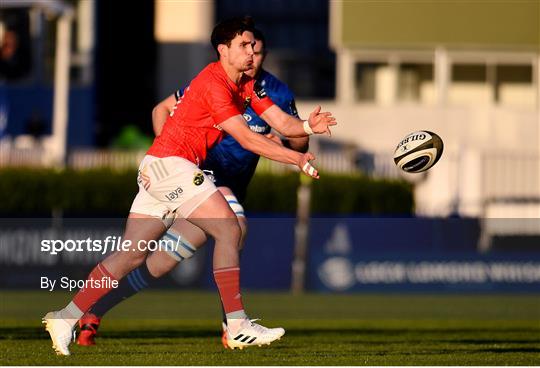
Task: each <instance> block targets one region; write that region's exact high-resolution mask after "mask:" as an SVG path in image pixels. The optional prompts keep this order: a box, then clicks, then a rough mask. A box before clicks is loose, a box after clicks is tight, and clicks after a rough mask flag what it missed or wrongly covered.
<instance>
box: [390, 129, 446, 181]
mask: <svg viewBox="0 0 540 368" xmlns="http://www.w3.org/2000/svg"><path fill="white" fill-rule="evenodd" d="M442 153H443V141H442V139H441V137H439V136H438V135H437V134H435V133H433V132H429V131H427V130H420V131H418V132H414V133H411V134H409V135H407V136H406V137H405V138H403V139H402V140H401V142H399V144H398V146H397V147H396V150H395V151H394V162H395V163H396V165H397V166H398V167H399V168H400V169H401V170H403V171H405V172H408V173H419V172H422V171H426V170H427V169H429V168H430V167H432V166H433V165H435V164H436V163H437V161H439V159H440V158H441V156H442Z"/></svg>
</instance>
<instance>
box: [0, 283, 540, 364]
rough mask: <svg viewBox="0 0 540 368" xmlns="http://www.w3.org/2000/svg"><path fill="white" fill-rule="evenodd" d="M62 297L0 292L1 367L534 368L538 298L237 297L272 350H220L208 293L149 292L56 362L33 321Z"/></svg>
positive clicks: (539, 350)
mask: <svg viewBox="0 0 540 368" xmlns="http://www.w3.org/2000/svg"><path fill="white" fill-rule="evenodd" d="M69 299H70V296H69V295H68V294H62V293H52V294H51V293H47V292H0V318H1V320H0V322H1V324H0V332H1V333H0V364H2V365H540V296H538V295H497V296H493V295H442V296H441V295H331V294H308V295H304V296H292V295H289V294H284V293H254V292H246V293H245V295H244V302H245V304H246V307H247V310H248V311H249V313H250V316H251V317H259V316H260V317H263V318H264V319H263V320H262V322H261V323H262V324H263V325H266V326H270V327H275V326H282V327H284V328H285V329H286V330H287V333H286V334H285V336H284V337H283V339H282V340H281V341H278V342H276V343H274V344H272V345H271V346H265V347H262V348H258V347H252V348H247V349H244V350H242V351H239V350H235V351H230V350H224V349H223V348H222V346H221V342H220V318H221V317H220V308H219V304H218V298H217V294H215V293H211V292H185V291H170V292H157V291H155V292H152V291H148V292H145V293H142V294H141V295H138V296H136V297H134V298H132V299H131V300H128V301H127V302H125V303H124V304H123V305H120V306H119V307H118V308H116V309H115V310H113V311H111V313H110V314H109V315H108V316H107V318H106V319H105V320H104V321H103V322H102V325H101V329H100V335H99V338H98V346H96V347H79V346H76V345H72V348H71V350H72V354H73V355H71V356H70V357H57V356H56V355H54V353H53V351H52V349H51V343H50V340H49V337H48V334H47V333H46V332H45V331H44V330H43V328H42V326H41V324H40V319H41V317H42V316H43V315H44V314H45V312H47V311H49V310H53V309H58V308H59V307H62V306H63V305H65V304H66V303H67V301H68V300H69Z"/></svg>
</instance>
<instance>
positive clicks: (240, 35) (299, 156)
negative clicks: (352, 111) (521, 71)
mask: <svg viewBox="0 0 540 368" xmlns="http://www.w3.org/2000/svg"><path fill="white" fill-rule="evenodd" d="M254 26H255V25H254V22H253V20H252V19H251V18H249V17H245V18H234V19H230V20H227V21H224V22H222V23H220V24H218V25H217V26H216V27H215V28H214V30H213V32H212V37H211V40H212V45H213V46H214V48H215V49H216V52H217V53H218V56H219V61H217V62H214V63H211V64H209V65H208V66H207V67H206V68H204V69H203V70H202V71H201V72H200V73H199V75H197V77H195V78H194V79H193V80H192V82H191V84H190V85H189V87H188V88H187V89H186V91H185V92H184V95H183V96H182V98H181V99H179V100H178V103H177V104H176V106H175V108H174V111H173V112H172V113H171V115H170V117H169V118H168V119H167V121H166V122H165V125H164V126H163V129H162V132H161V134H160V135H159V136H158V137H156V139H155V140H154V143H153V144H152V146H151V147H150V149H149V150H148V152H147V155H146V156H145V157H144V159H143V160H142V162H141V165H140V167H139V175H138V178H137V182H138V184H139V193H138V194H137V196H136V197H135V200H134V201H133V205H132V207H131V210H130V214H129V217H128V219H127V223H126V228H125V232H124V235H123V241H124V242H129V243H130V244H131V245H130V247H129V249H128V250H127V251H117V252H115V253H113V254H112V255H110V256H108V257H107V258H106V259H105V260H103V262H101V263H99V264H98V265H97V266H96V268H94V270H92V272H91V273H90V275H89V277H88V280H87V281H89V282H88V283H87V284H88V285H89V286H88V287H86V288H83V289H81V290H80V291H79V292H78V293H77V294H76V295H75V297H74V298H73V300H72V301H71V302H70V303H69V304H68V305H67V306H66V307H65V308H64V309H62V310H59V311H56V312H49V313H48V314H47V315H46V316H45V317H44V318H43V323H44V324H45V325H46V329H47V331H48V332H49V334H50V336H51V339H52V341H53V348H54V350H55V351H56V353H57V354H59V355H69V354H70V352H69V344H70V342H71V340H72V332H73V329H74V327H75V325H76V324H77V322H78V320H79V319H80V318H81V317H82V316H83V315H84V313H85V312H87V311H88V310H89V309H90V307H91V306H92V305H94V304H95V303H96V301H97V300H99V299H100V298H101V297H102V296H104V295H106V294H107V293H108V292H109V291H110V290H111V287H104V286H102V285H101V287H94V286H93V281H94V280H96V281H97V280H102V279H103V278H108V279H110V280H113V281H114V280H120V279H122V278H123V277H124V276H126V275H127V274H128V273H129V272H131V271H132V270H133V269H135V268H136V267H138V266H140V265H141V263H142V262H144V260H145V258H146V256H147V254H148V249H146V248H145V247H144V246H141V245H144V244H146V243H148V242H149V241H153V240H156V239H159V238H160V237H161V235H162V234H163V232H164V230H165V228H166V225H165V224H164V221H163V220H166V219H168V218H171V217H174V216H180V217H183V218H186V219H187V220H188V221H189V222H191V223H192V224H194V225H196V226H198V227H199V228H201V229H202V230H204V231H205V232H206V233H207V234H209V235H210V236H212V237H213V238H214V239H215V247H214V258H213V269H214V279H215V282H216V285H217V287H218V290H219V294H220V297H221V301H222V304H223V308H224V311H225V313H226V318H227V343H228V345H229V347H231V348H234V347H240V348H241V347H244V346H249V345H262V344H270V343H271V342H273V341H275V340H277V339H279V338H281V336H282V335H283V334H284V333H285V330H283V329H282V328H273V329H268V328H266V327H263V326H261V325H259V324H256V323H253V322H252V321H250V319H249V318H248V316H247V314H246V313H245V311H244V307H243V304H242V297H241V294H240V267H239V259H238V244H239V241H240V237H241V229H240V227H239V225H238V221H237V219H236V215H235V214H234V212H233V211H232V210H231V207H230V206H229V204H228V203H227V201H226V200H225V198H224V197H223V195H222V194H221V193H220V192H219V191H217V189H216V186H215V185H214V184H213V182H212V181H211V180H209V179H208V178H207V177H206V175H205V174H204V173H203V172H202V170H201V169H200V168H199V165H201V163H202V162H203V161H204V159H205V158H206V154H207V151H208V149H210V148H211V147H212V146H214V145H215V144H216V143H218V142H219V141H220V140H221V139H222V137H223V134H224V132H226V133H228V134H230V135H231V136H232V137H234V138H235V139H236V140H237V141H238V142H239V143H240V144H241V145H242V147H244V148H245V149H247V150H249V151H252V152H254V153H256V154H259V155H262V156H265V157H268V158H270V159H272V160H275V161H279V162H283V163H286V164H294V165H297V166H298V167H299V168H300V169H301V170H302V171H303V172H304V173H305V174H307V175H309V176H312V177H314V178H318V177H319V176H318V173H317V170H315V168H314V167H313V166H311V164H310V163H309V161H310V160H313V159H314V156H313V155H312V154H311V153H309V152H308V153H299V152H296V151H293V150H290V149H287V148H285V147H283V146H282V145H280V144H278V143H276V142H274V141H272V140H270V139H268V138H266V137H264V136H262V135H260V134H257V133H254V132H252V131H251V130H250V129H249V128H248V126H247V124H246V121H245V120H244V118H243V117H242V113H243V112H244V110H245V109H246V107H247V106H248V105H249V104H251V107H252V108H253V109H254V111H255V112H256V113H257V114H258V115H260V116H261V117H262V118H263V119H264V120H266V121H269V122H272V126H274V127H276V128H277V129H278V130H279V131H281V132H282V133H283V134H284V135H286V136H288V137H302V136H306V135H309V134H313V133H317V134H323V133H328V134H330V126H332V125H335V124H336V122H335V119H334V118H333V117H332V115H331V114H330V113H327V112H324V113H321V112H320V108H317V109H316V110H315V111H314V112H313V113H312V114H311V115H310V117H309V120H307V121H305V122H302V121H301V120H299V119H297V118H295V117H292V116H291V115H289V114H287V113H285V112H283V111H282V110H281V109H280V108H279V107H277V106H275V105H274V104H273V102H272V101H271V100H270V99H269V98H268V97H267V96H266V93H265V92H264V90H263V89H258V88H255V80H254V79H252V78H250V77H249V76H247V75H245V74H244V72H245V71H247V70H249V69H251V67H252V64H253V46H254V45H255V39H254V36H253V30H254ZM105 284H106V286H108V285H110V284H112V283H105Z"/></svg>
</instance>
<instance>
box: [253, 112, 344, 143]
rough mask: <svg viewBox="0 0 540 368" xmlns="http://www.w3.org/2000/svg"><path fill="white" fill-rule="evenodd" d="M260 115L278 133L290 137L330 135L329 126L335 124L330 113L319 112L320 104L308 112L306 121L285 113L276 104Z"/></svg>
mask: <svg viewBox="0 0 540 368" xmlns="http://www.w3.org/2000/svg"><path fill="white" fill-rule="evenodd" d="M260 116H261V118H262V119H264V121H266V122H267V123H268V125H270V126H271V127H272V128H274V129H275V130H276V131H278V132H279V133H280V134H282V135H284V136H285V137H290V138H294V137H306V136H308V135H310V134H323V133H326V134H328V135H330V134H331V132H330V127H331V126H333V125H336V124H337V122H336V119H335V118H334V117H333V116H332V113H331V112H321V107H320V106H317V107H316V108H315V110H313V112H312V113H311V114H309V119H308V120H306V121H302V120H300V119H298V118H296V117H294V116H291V115H289V114H287V113H286V112H285V111H283V110H281V109H280V108H279V107H278V106H276V105H273V106H271V107H269V108H267V109H266V110H265V111H264V112H263V113H262V114H261V115H260Z"/></svg>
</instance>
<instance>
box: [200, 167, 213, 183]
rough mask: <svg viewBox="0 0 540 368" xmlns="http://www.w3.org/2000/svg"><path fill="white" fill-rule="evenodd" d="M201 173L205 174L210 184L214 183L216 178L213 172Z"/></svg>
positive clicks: (205, 171)
mask: <svg viewBox="0 0 540 368" xmlns="http://www.w3.org/2000/svg"><path fill="white" fill-rule="evenodd" d="M203 172H204V173H205V174H206V176H207V177H208V179H210V181H211V182H212V183H214V184H215V183H216V176H215V175H214V170H203Z"/></svg>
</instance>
